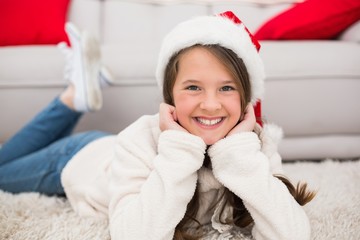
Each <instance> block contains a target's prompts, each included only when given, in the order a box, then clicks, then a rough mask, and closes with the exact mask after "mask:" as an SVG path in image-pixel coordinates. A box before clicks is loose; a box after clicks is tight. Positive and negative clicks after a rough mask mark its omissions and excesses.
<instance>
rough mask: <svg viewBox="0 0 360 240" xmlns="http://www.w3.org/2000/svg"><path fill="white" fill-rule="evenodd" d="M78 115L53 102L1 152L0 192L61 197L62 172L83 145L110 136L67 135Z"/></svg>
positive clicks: (6, 144)
mask: <svg viewBox="0 0 360 240" xmlns="http://www.w3.org/2000/svg"><path fill="white" fill-rule="evenodd" d="M81 115H82V114H81V113H79V112H75V111H73V110H71V109H69V108H68V107H67V106H66V105H64V104H63V103H62V102H61V101H60V100H59V98H55V99H54V100H53V101H52V102H51V103H50V104H49V105H48V106H47V107H46V108H45V109H44V110H43V111H41V112H40V113H39V114H38V115H37V116H36V117H35V118H34V119H33V120H31V121H30V122H29V123H28V124H27V125H26V126H24V127H23V128H22V129H21V130H20V131H19V132H18V133H17V134H15V135H14V136H13V137H12V138H11V139H9V141H8V142H6V143H5V144H4V145H3V146H2V148H1V149H0V189H2V190H5V191H8V192H12V193H20V192H39V193H43V194H47V195H64V189H63V187H62V185H61V180H60V176H61V172H62V170H63V168H64V167H65V165H66V163H67V162H68V161H69V160H70V159H71V158H72V157H73V156H74V155H75V154H76V153H77V152H78V151H79V150H80V149H82V148H83V147H84V146H85V145H87V144H88V143H90V142H91V141H94V140H95V139H98V138H100V137H103V136H106V135H109V134H108V133H105V132H100V131H89V132H84V133H78V134H74V135H70V134H71V132H72V130H73V129H74V127H75V126H76V123H77V122H78V120H79V119H80V117H81Z"/></svg>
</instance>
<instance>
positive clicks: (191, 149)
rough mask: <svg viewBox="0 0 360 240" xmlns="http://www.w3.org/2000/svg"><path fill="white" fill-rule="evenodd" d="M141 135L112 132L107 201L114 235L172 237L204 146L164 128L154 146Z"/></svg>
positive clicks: (190, 193) (190, 194) (191, 191)
mask: <svg viewBox="0 0 360 240" xmlns="http://www.w3.org/2000/svg"><path fill="white" fill-rule="evenodd" d="M145 135H146V134H145ZM144 137H145V136H144V135H141V136H139V137H138V138H136V139H137V140H136V141H135V140H132V139H130V140H129V139H128V138H125V137H119V138H118V143H117V147H116V158H115V159H114V161H113V163H112V180H111V184H110V192H111V195H112V197H111V200H110V206H109V209H110V211H109V214H110V234H111V238H112V239H114V240H118V239H129V240H132V239H133V240H139V239H149V240H152V239H154V240H155V239H156V240H158V239H172V238H173V235H174V230H175V227H176V226H177V224H178V223H179V222H180V221H181V219H182V218H183V217H184V214H185V212H186V207H187V204H188V203H189V202H190V200H191V198H192V197H193V195H194V192H195V188H196V182H197V170H198V169H199V168H200V167H201V166H202V163H203V159H204V152H205V148H206V145H205V143H204V142H203V141H202V139H201V138H198V137H196V136H194V135H191V134H189V133H185V132H180V131H174V130H168V131H164V132H162V133H161V134H160V137H159V139H158V146H157V148H156V141H149V140H144V139H143V138H144ZM134 139H135V138H134ZM151 142H152V143H151ZM152 144H153V146H151V145H152Z"/></svg>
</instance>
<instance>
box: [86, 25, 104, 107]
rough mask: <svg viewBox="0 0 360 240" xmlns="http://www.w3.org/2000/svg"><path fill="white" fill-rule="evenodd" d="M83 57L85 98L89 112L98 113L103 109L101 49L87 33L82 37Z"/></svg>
mask: <svg viewBox="0 0 360 240" xmlns="http://www.w3.org/2000/svg"><path fill="white" fill-rule="evenodd" d="M81 40H82V42H81V55H82V56H81V57H82V58H83V61H82V62H83V64H84V66H82V70H83V76H84V79H85V83H84V85H85V89H86V92H85V98H86V103H87V108H88V110H89V111H96V110H99V109H100V108H101V107H102V94H101V88H100V83H99V79H98V78H99V72H100V49H99V44H98V42H97V41H96V39H94V38H92V37H90V36H89V35H88V34H87V33H86V32H85V33H84V36H83V37H82V39H81Z"/></svg>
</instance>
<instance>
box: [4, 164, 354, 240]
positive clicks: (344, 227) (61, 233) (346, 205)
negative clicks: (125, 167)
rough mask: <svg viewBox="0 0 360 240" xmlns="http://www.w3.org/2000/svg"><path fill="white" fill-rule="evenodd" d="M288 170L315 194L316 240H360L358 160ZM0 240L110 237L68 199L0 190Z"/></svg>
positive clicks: (233, 234)
mask: <svg viewBox="0 0 360 240" xmlns="http://www.w3.org/2000/svg"><path fill="white" fill-rule="evenodd" d="M284 169H285V172H286V174H287V176H288V177H289V178H290V179H291V180H292V181H294V182H297V181H299V180H301V181H306V182H307V183H308V185H309V187H310V188H311V189H314V190H316V191H317V195H316V197H315V199H314V200H313V201H312V202H310V203H309V204H308V205H306V206H305V207H304V208H305V210H306V212H307V213H308V216H309V218H310V221H311V227H312V239H316V240H331V239H336V240H352V239H353V240H358V239H360V160H356V161H342V162H339V161H332V160H326V161H323V162H319V163H316V162H296V163H286V164H284ZM284 214H286V213H284ZM0 239H17V240H23V239H24V240H25V239H26V240H28V239H44V240H48V239H49V240H50V239H61V240H62V239H64V240H65V239H67V240H72V239H74V240H82V239H86V240H88V239H99V240H106V239H110V236H109V232H108V226H107V222H106V221H105V220H96V219H83V218H80V217H78V216H77V215H76V214H75V212H74V211H73V210H72V209H71V206H70V205H69V203H68V201H67V200H66V199H63V198H56V197H46V196H43V195H39V194H37V193H23V194H18V195H13V194H9V193H6V192H2V191H0ZM206 239H247V240H248V239H252V238H251V236H248V235H246V234H242V233H240V232H238V231H237V229H233V230H232V231H230V232H227V233H223V234H221V235H219V234H216V233H215V232H214V231H212V230H209V231H208V234H207V237H206Z"/></svg>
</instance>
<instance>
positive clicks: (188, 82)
mask: <svg viewBox="0 0 360 240" xmlns="http://www.w3.org/2000/svg"><path fill="white" fill-rule="evenodd" d="M194 83H199V81H198V80H195V79H188V80H185V81H184V82H182V84H183V85H186V84H194Z"/></svg>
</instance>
